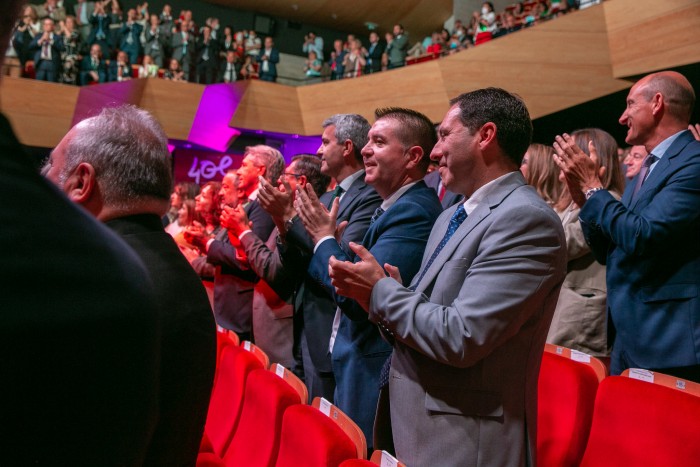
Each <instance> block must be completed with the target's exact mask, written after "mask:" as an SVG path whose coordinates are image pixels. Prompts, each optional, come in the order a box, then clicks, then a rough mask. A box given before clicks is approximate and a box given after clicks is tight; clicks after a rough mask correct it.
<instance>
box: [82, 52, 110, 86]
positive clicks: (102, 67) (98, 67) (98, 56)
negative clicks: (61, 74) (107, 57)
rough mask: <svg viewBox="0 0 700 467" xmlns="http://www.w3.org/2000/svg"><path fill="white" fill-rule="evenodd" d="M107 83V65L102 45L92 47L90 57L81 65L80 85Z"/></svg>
mask: <svg viewBox="0 0 700 467" xmlns="http://www.w3.org/2000/svg"><path fill="white" fill-rule="evenodd" d="M106 81H107V64H106V63H105V61H104V60H103V58H102V48H101V47H100V44H93V45H92V47H90V56H89V57H85V58H83V61H82V62H81V63H80V84H81V85H86V84H90V83H104V82H106Z"/></svg>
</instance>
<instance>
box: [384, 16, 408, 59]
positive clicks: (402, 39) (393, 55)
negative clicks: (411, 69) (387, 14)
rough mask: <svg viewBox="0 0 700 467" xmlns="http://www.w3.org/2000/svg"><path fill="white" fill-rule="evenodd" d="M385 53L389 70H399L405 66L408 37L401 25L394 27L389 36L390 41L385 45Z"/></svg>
mask: <svg viewBox="0 0 700 467" xmlns="http://www.w3.org/2000/svg"><path fill="white" fill-rule="evenodd" d="M387 40H388V39H387ZM386 53H387V56H388V60H389V63H388V67H389V69H392V68H399V67H402V66H404V65H406V54H407V53H408V35H407V34H406V33H405V32H404V30H403V26H402V25H400V24H396V25H394V33H393V34H392V36H391V41H390V42H388V43H387V46H386Z"/></svg>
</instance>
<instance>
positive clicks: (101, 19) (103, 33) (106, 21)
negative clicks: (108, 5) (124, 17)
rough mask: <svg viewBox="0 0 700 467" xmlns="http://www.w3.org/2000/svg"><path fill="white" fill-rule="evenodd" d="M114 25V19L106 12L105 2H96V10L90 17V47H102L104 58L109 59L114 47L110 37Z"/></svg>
mask: <svg viewBox="0 0 700 467" xmlns="http://www.w3.org/2000/svg"><path fill="white" fill-rule="evenodd" d="M111 23H112V17H111V16H110V15H108V14H107V13H106V12H105V5H104V3H103V2H100V1H98V2H96V3H95V9H94V10H93V12H92V16H91V17H90V36H89V37H88V45H89V46H90V47H92V45H93V44H97V45H99V46H100V49H101V50H102V56H103V57H109V54H110V52H111V47H112V42H111V40H112V38H111V35H110V28H109V25H110V24H111Z"/></svg>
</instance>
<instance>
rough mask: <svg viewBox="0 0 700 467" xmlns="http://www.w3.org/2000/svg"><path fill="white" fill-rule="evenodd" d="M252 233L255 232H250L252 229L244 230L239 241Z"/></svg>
mask: <svg viewBox="0 0 700 467" xmlns="http://www.w3.org/2000/svg"><path fill="white" fill-rule="evenodd" d="M252 233H253V231H252V230H250V229H248V230H244V231H243V232H241V234H240V235H239V236H238V239H239V240H243V237H245V236H246V235H248V234H252Z"/></svg>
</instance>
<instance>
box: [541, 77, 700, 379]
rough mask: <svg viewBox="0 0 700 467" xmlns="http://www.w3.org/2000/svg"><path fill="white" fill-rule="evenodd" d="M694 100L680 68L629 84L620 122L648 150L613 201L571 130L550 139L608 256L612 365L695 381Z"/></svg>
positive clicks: (699, 263)
mask: <svg viewBox="0 0 700 467" xmlns="http://www.w3.org/2000/svg"><path fill="white" fill-rule="evenodd" d="M694 104H695V93H694V91H693V88H692V86H691V85H690V83H689V82H688V80H687V79H686V78H685V77H684V76H683V75H681V74H679V73H675V72H660V73H654V74H651V75H648V76H646V77H644V78H642V79H641V80H639V81H638V82H637V83H636V84H635V85H634V86H632V89H630V92H629V95H628V96H627V108H626V109H625V112H624V113H623V114H622V117H620V123H621V124H623V125H627V127H628V128H629V129H628V131H627V138H626V139H625V141H626V142H627V143H628V144H631V145H643V146H644V147H645V148H646V150H647V152H648V154H649V155H648V156H647V157H646V159H645V160H644V163H643V164H642V168H641V169H640V172H639V174H637V176H636V177H635V178H634V180H632V182H631V183H630V184H629V185H628V186H627V189H626V190H625V193H624V194H623V196H622V199H621V200H620V201H618V200H616V199H615V198H614V197H613V196H612V195H611V194H610V193H608V192H607V191H606V190H604V189H603V188H602V186H603V184H602V183H601V181H600V178H599V174H598V170H597V167H596V162H597V157H595V158H594V157H591V158H590V159H589V158H588V157H585V154H584V153H583V152H582V151H581V150H580V148H578V147H577V146H576V145H575V143H574V142H573V140H572V139H571V138H570V137H569V136H568V135H564V136H563V137H557V140H556V143H555V149H556V152H557V156H556V158H555V160H556V161H557V163H558V164H559V167H561V168H562V170H563V171H564V173H565V175H566V180H567V184H568V186H569V191H570V192H571V194H572V197H573V198H574V201H576V203H577V204H578V205H579V206H581V212H580V215H579V218H580V220H581V227H582V228H583V232H584V235H585V237H586V241H587V242H588V243H589V245H590V246H591V249H592V250H593V254H594V255H595V256H596V258H597V259H598V261H600V262H602V263H604V264H606V265H607V279H606V280H607V286H608V311H609V314H610V316H611V318H612V323H613V325H614V341H613V349H612V355H611V357H612V360H611V367H610V372H611V373H612V374H619V373H620V372H622V371H623V370H625V369H627V368H645V369H649V370H653V371H660V372H662V373H667V374H671V375H674V376H678V377H681V378H686V379H690V380H692V381H697V382H700V326H698V323H700V296H699V295H698V290H699V289H700V275H699V274H698V270H699V269H700V242H698V238H700V142H698V141H695V139H694V138H693V135H692V134H691V132H690V131H688V130H687V128H688V123H689V121H690V116H691V112H692V109H693V105H694ZM590 150H591V152H593V151H595V148H594V147H593V146H592V145H591V146H590ZM594 159H595V160H594Z"/></svg>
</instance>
